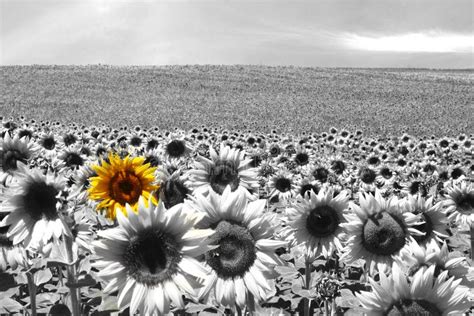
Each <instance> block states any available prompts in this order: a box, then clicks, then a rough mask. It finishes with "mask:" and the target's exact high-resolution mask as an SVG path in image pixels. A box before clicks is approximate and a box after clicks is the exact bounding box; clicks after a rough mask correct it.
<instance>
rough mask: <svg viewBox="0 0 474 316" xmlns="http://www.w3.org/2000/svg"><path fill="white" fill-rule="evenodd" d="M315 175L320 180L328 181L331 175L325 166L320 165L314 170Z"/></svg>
mask: <svg viewBox="0 0 474 316" xmlns="http://www.w3.org/2000/svg"><path fill="white" fill-rule="evenodd" d="M313 177H314V178H315V179H316V180H319V181H321V182H323V183H324V182H326V181H327V180H328V177H329V171H328V170H327V169H326V168H324V167H319V168H316V169H315V170H314V171H313Z"/></svg>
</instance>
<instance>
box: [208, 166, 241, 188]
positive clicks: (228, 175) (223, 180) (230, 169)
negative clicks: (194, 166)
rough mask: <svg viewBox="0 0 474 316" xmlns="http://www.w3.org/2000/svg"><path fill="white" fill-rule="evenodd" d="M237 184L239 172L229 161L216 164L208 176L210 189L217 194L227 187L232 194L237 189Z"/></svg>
mask: <svg viewBox="0 0 474 316" xmlns="http://www.w3.org/2000/svg"><path fill="white" fill-rule="evenodd" d="M239 182H240V179H239V172H238V171H237V168H236V166H235V165H234V164H233V163H232V162H230V161H219V162H217V163H216V165H215V166H214V167H213V168H212V169H211V172H210V174H209V183H210V184H211V188H212V189H213V190H214V191H215V192H217V193H219V194H222V193H223V192H224V189H225V188H226V186H228V185H230V189H231V190H232V192H233V191H235V190H236V189H237V188H238V187H239Z"/></svg>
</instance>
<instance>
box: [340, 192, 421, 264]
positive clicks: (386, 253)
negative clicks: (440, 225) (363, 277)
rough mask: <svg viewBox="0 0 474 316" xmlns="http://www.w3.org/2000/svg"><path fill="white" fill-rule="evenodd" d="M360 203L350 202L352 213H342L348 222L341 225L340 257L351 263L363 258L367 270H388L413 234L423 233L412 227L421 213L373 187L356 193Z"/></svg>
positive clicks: (410, 240) (417, 222) (417, 221)
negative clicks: (343, 238)
mask: <svg viewBox="0 0 474 316" xmlns="http://www.w3.org/2000/svg"><path fill="white" fill-rule="evenodd" d="M359 204H360V206H358V205H356V204H354V203H351V205H350V209H351V211H352V213H349V214H344V216H345V217H346V220H347V223H343V224H341V225H342V226H343V227H344V228H345V229H346V231H347V234H348V238H349V239H348V240H347V243H346V247H345V249H344V251H343V252H344V254H343V255H342V257H341V259H342V260H344V261H346V262H348V263H351V262H353V261H355V260H357V259H360V258H363V259H365V260H366V264H367V267H368V268H369V271H370V272H371V273H373V272H374V271H376V270H382V271H387V270H389V269H390V267H391V265H392V262H393V260H394V257H395V256H396V255H398V254H399V252H400V250H402V249H403V248H404V247H409V245H410V242H415V241H414V239H413V237H412V235H422V233H421V232H420V231H418V230H416V229H415V228H414V226H415V225H420V224H422V223H423V222H421V221H420V215H415V214H412V213H410V212H407V211H406V210H405V209H404V208H403V207H402V206H401V205H400V202H399V200H398V199H397V198H396V197H391V198H390V199H388V200H385V199H384V198H383V197H382V196H381V194H380V192H379V191H378V190H376V192H375V196H373V195H372V194H370V193H360V194H359Z"/></svg>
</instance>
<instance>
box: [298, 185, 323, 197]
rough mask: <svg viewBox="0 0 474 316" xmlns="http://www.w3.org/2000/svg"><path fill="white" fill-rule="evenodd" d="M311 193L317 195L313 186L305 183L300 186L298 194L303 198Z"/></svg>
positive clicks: (317, 190)
mask: <svg viewBox="0 0 474 316" xmlns="http://www.w3.org/2000/svg"><path fill="white" fill-rule="evenodd" d="M311 191H313V192H314V193H315V194H318V192H319V189H318V188H317V187H316V186H315V185H312V184H311V183H307V184H304V185H302V186H301V190H300V194H301V196H303V197H304V196H305V194H306V193H309V192H311Z"/></svg>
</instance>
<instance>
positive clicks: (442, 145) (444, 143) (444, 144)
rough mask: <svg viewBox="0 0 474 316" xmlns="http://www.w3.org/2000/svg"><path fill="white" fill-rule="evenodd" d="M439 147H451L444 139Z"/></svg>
mask: <svg viewBox="0 0 474 316" xmlns="http://www.w3.org/2000/svg"><path fill="white" fill-rule="evenodd" d="M439 146H441V148H446V147H448V146H449V142H448V141H447V140H446V139H443V140H441V141H440V142H439Z"/></svg>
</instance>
